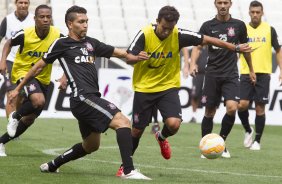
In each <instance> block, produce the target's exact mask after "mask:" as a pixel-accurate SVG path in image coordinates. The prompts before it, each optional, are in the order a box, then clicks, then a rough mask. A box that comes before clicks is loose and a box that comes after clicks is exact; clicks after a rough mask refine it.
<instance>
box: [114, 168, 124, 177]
mask: <svg viewBox="0 0 282 184" xmlns="http://www.w3.org/2000/svg"><path fill="white" fill-rule="evenodd" d="M123 174H124V173H123V166H120V167H119V169H118V171H117V173H116V176H117V177H121V176H122V175H123Z"/></svg>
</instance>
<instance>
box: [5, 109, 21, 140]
mask: <svg viewBox="0 0 282 184" xmlns="http://www.w3.org/2000/svg"><path fill="white" fill-rule="evenodd" d="M14 113H15V111H13V112H11V114H10V115H9V120H8V121H9V122H8V124H7V133H8V134H9V136H10V137H14V136H15V134H16V130H17V127H18V125H19V121H18V120H17V119H15V118H13V114H14Z"/></svg>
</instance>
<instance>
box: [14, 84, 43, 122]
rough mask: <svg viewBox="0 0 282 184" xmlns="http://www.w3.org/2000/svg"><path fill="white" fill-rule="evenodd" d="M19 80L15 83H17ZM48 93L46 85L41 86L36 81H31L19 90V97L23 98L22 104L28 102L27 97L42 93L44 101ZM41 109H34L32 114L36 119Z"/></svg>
mask: <svg viewBox="0 0 282 184" xmlns="http://www.w3.org/2000/svg"><path fill="white" fill-rule="evenodd" d="M20 81H21V80H19V81H18V82H17V83H19V82H20ZM47 92H48V85H44V84H41V83H40V82H39V81H38V80H37V79H35V78H33V79H31V80H30V81H29V82H28V83H27V84H26V85H25V86H24V88H23V89H22V90H21V92H20V95H21V96H22V97H23V98H24V101H23V103H25V102H27V101H29V96H30V95H32V94H34V93H43V95H44V98H45V99H46V96H47ZM42 110H43V108H38V109H36V110H35V111H34V112H33V114H36V115H37V117H38V116H39V115H40V114H41V112H42Z"/></svg>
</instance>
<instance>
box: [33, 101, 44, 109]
mask: <svg viewBox="0 0 282 184" xmlns="http://www.w3.org/2000/svg"><path fill="white" fill-rule="evenodd" d="M44 105H45V99H44V98H36V99H34V100H32V106H33V107H34V108H36V109H41V108H43V107H44Z"/></svg>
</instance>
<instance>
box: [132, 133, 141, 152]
mask: <svg viewBox="0 0 282 184" xmlns="http://www.w3.org/2000/svg"><path fill="white" fill-rule="evenodd" d="M139 141H140V138H139V137H132V155H134V153H135V150H136V149H137V148H138V145H139Z"/></svg>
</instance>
